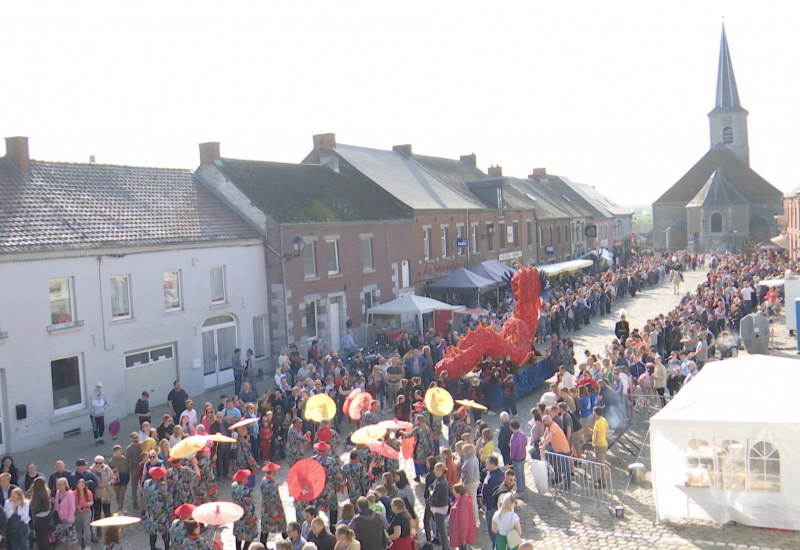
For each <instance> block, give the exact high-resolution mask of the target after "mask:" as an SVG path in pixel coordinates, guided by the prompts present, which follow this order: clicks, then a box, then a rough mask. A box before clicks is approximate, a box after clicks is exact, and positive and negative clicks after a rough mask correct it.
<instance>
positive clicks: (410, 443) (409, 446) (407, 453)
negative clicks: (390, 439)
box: [403, 436, 417, 460]
mask: <svg viewBox="0 0 800 550" xmlns="http://www.w3.org/2000/svg"><path fill="white" fill-rule="evenodd" d="M416 440H417V438H416V437H414V436H411V437H404V438H403V458H405V459H406V460H408V459H409V458H411V455H413V454H414V443H415V442H416Z"/></svg>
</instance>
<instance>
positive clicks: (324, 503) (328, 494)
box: [314, 441, 344, 525]
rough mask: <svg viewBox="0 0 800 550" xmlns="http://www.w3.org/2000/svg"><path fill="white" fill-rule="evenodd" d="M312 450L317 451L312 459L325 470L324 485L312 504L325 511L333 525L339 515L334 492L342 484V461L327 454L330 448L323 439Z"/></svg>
mask: <svg viewBox="0 0 800 550" xmlns="http://www.w3.org/2000/svg"><path fill="white" fill-rule="evenodd" d="M314 450H316V451H317V456H315V457H314V460H316V461H317V462H318V463H319V465H320V466H322V468H323V469H324V470H325V487H324V488H323V489H322V492H321V493H320V495H319V497H317V498H316V500H315V501H314V504H315V506H316V507H317V509H319V510H324V511H326V512H327V513H328V517H329V518H330V523H332V524H334V525H335V524H336V519H337V518H338V517H339V502H338V500H337V498H336V493H337V491H338V490H339V487H341V486H342V485H344V476H343V475H342V462H341V461H340V460H339V458H338V457H336V458H333V457H331V456H329V455H328V453H327V451H328V450H330V445H328V444H327V443H325V442H324V441H320V442H319V443H317V444H315V445H314Z"/></svg>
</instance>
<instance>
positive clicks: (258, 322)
mask: <svg viewBox="0 0 800 550" xmlns="http://www.w3.org/2000/svg"><path fill="white" fill-rule="evenodd" d="M253 353H254V354H255V356H256V358H259V357H265V356H266V355H267V316H266V315H258V316H256V317H253Z"/></svg>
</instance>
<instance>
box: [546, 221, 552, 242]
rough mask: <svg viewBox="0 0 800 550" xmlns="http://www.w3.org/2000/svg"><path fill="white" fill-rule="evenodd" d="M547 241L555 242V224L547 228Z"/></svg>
mask: <svg viewBox="0 0 800 550" xmlns="http://www.w3.org/2000/svg"><path fill="white" fill-rule="evenodd" d="M547 243H548V244H553V226H552V225H551V226H550V227H548V228H547Z"/></svg>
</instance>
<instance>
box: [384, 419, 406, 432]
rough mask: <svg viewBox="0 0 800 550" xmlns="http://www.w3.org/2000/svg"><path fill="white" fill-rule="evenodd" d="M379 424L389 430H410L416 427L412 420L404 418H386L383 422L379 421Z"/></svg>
mask: <svg viewBox="0 0 800 550" xmlns="http://www.w3.org/2000/svg"><path fill="white" fill-rule="evenodd" d="M378 426H380V427H382V428H386V429H387V430H406V431H408V432H410V431H411V430H413V429H414V425H413V424H412V423H411V422H405V421H403V420H397V419H396V418H395V419H394V420H384V421H383V422H378Z"/></svg>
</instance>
